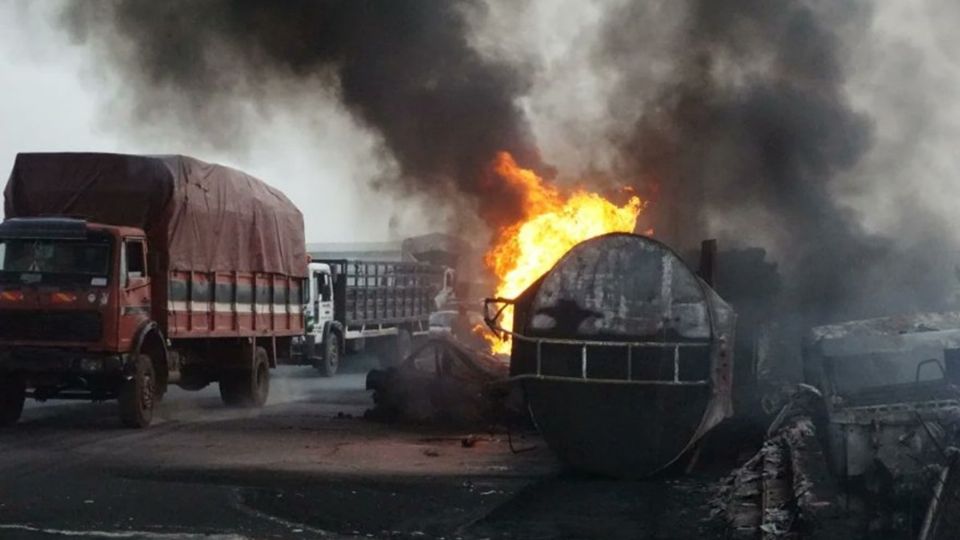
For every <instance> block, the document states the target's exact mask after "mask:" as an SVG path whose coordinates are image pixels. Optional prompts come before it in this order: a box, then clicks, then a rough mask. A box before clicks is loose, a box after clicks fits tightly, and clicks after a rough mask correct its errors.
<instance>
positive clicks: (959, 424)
mask: <svg viewBox="0 0 960 540" xmlns="http://www.w3.org/2000/svg"><path fill="white" fill-rule="evenodd" d="M804 349H805V350H804V369H805V372H806V373H805V377H806V379H807V382H809V383H811V384H813V385H815V386H816V387H818V388H819V389H820V390H821V392H822V393H823V397H824V402H825V406H826V407H825V408H826V414H827V418H826V420H827V426H826V428H827V429H826V431H827V450H828V452H827V453H828V457H829V460H830V465H831V468H832V470H833V471H834V473H835V474H836V475H838V476H839V477H841V478H865V477H867V476H871V477H875V476H876V475H877V473H880V476H881V477H892V478H894V479H901V478H909V477H918V476H920V475H921V474H922V473H923V470H924V468H925V467H926V466H927V465H930V464H933V463H937V462H939V461H941V460H942V459H943V456H942V455H941V451H942V449H943V448H946V447H947V446H950V445H954V444H956V443H957V441H958V438H957V437H958V435H960V314H958V313H927V314H918V315H911V316H902V317H895V318H894V317H891V318H881V319H867V320H862V321H851V322H847V323H841V324H834V325H828V326H821V327H816V328H814V329H812V331H811V334H810V336H809V337H808V341H807V343H806V344H805V347H804Z"/></svg>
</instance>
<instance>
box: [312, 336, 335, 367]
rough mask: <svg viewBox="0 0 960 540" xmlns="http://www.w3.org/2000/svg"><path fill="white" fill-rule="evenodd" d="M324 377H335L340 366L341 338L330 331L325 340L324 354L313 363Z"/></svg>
mask: <svg viewBox="0 0 960 540" xmlns="http://www.w3.org/2000/svg"><path fill="white" fill-rule="evenodd" d="M313 367H315V368H317V370H318V371H319V372H320V375H321V376H323V377H333V376H334V375H336V374H337V369H339V367H340V338H339V337H337V334H335V333H333V332H330V335H329V336H327V339H326V340H324V342H323V355H322V356H319V357H317V359H316V361H315V362H314V364H313Z"/></svg>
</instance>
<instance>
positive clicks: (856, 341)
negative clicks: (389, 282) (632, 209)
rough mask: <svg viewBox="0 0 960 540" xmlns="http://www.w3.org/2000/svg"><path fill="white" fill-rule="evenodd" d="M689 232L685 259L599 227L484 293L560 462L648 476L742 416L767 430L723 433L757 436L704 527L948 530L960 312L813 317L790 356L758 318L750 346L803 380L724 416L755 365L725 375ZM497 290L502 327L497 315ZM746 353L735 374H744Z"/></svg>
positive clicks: (686, 459)
mask: <svg viewBox="0 0 960 540" xmlns="http://www.w3.org/2000/svg"><path fill="white" fill-rule="evenodd" d="M705 248H707V249H705V250H704V251H703V253H702V254H701V268H700V269H699V270H698V271H697V272H694V271H693V270H692V269H691V268H690V267H689V266H687V265H686V264H685V263H684V262H683V261H682V260H681V258H680V257H679V256H678V255H677V254H676V253H674V252H673V251H672V250H671V249H670V248H668V247H667V246H665V245H664V244H662V243H660V242H658V241H656V240H653V239H650V238H647V237H643V236H638V235H631V234H621V233H616V234H609V235H605V236H601V237H597V238H594V239H591V240H588V241H585V242H583V243H581V244H579V245H577V246H575V247H574V248H573V249H571V250H570V251H569V252H568V253H567V254H566V255H565V256H564V257H563V258H561V259H560V261H559V262H557V264H556V265H555V266H554V267H553V269H552V270H550V271H549V272H547V273H546V274H545V275H543V276H542V277H541V278H540V279H539V280H537V281H536V282H535V283H534V284H533V285H531V286H530V287H529V288H528V289H527V290H526V291H525V292H524V293H522V294H521V295H520V296H519V297H518V298H516V299H502V298H495V299H488V300H487V301H486V305H485V309H486V319H487V322H488V324H489V325H490V327H491V329H492V330H493V331H495V332H498V333H500V334H501V335H508V336H510V337H511V338H512V340H513V345H512V351H511V355H510V373H509V380H510V381H511V382H513V383H515V384H516V385H518V386H519V387H521V388H522V390H523V395H524V398H525V400H526V404H527V406H528V407H529V413H530V416H531V418H532V420H533V422H534V423H535V425H536V428H537V429H538V430H539V432H540V433H541V435H542V436H543V438H544V439H545V441H546V442H547V444H548V445H549V446H550V447H551V449H552V450H554V452H555V453H556V454H557V455H558V457H560V458H561V459H562V460H563V461H564V462H566V463H567V464H568V465H570V466H571V467H573V468H576V469H581V470H584V471H588V472H592V473H599V474H602V475H607V476H614V477H620V478H643V477H649V476H651V475H654V474H657V473H662V472H663V471H665V470H667V469H668V468H670V467H671V466H672V465H676V464H678V463H684V464H687V465H688V466H689V465H690V464H692V463H695V460H696V458H697V456H698V455H700V452H701V450H702V449H703V447H704V445H705V444H706V443H705V442H704V436H705V435H706V434H707V433H708V432H710V431H711V430H712V429H714V430H715V428H717V427H718V426H720V425H721V424H722V423H724V421H725V420H727V421H729V420H731V419H736V417H737V416H743V415H750V414H754V422H755V423H756V421H757V420H756V419H758V418H759V419H761V420H760V421H763V420H762V419H763V418H766V420H765V421H766V422H767V423H768V429H767V431H766V434H765V435H764V436H763V439H762V441H758V443H745V442H741V443H740V446H741V447H744V448H749V447H751V446H753V447H755V448H756V447H757V446H759V450H758V451H757V453H756V454H754V455H753V457H751V458H750V459H747V460H746V462H745V463H743V464H742V465H740V466H739V467H737V468H735V469H734V472H733V473H732V474H730V475H729V476H728V477H727V478H726V479H725V480H724V481H722V482H721V483H720V485H719V487H718V490H717V493H718V496H717V498H716V499H715V501H714V511H713V515H714V518H715V520H714V521H715V525H716V526H717V527H718V529H719V530H718V534H722V535H724V536H733V537H737V538H761V537H762V538H773V537H780V536H784V537H794V538H800V537H814V538H821V537H822V538H840V537H843V538H850V537H887V536H888V535H890V534H898V535H901V536H903V535H906V537H919V538H923V539H935V538H936V539H939V538H954V537H956V534H957V531H960V522H958V519H960V517H958V516H960V512H958V511H957V510H958V509H960V458H958V457H957V456H958V455H960V453H958V451H957V450H956V446H957V445H958V444H960V439H958V435H960V388H958V384H960V348H958V345H960V314H958V313H932V314H918V315H912V316H901V317H891V318H885V319H872V320H864V321H853V322H849V323H843V324H835V325H828V326H820V327H815V328H812V329H810V330H809V331H808V332H807V335H806V337H805V339H804V340H803V344H802V347H801V346H800V344H797V345H796V347H797V348H798V349H801V350H802V354H797V353H798V351H777V350H776V347H771V346H770V341H773V340H771V339H770V338H769V336H765V335H764V332H763V331H762V330H764V329H763V328H761V331H759V332H755V334H754V335H755V336H759V338H760V339H757V341H766V342H767V343H766V350H765V351H763V353H764V354H765V355H767V356H770V355H774V356H776V355H778V354H782V356H783V357H784V358H789V361H795V360H796V358H798V357H800V358H801V361H802V368H803V369H802V371H803V373H802V379H803V380H802V381H800V380H798V381H795V384H793V385H792V388H794V391H792V392H791V393H790V394H789V395H782V396H780V397H779V399H774V400H772V401H771V400H769V396H765V399H764V401H765V402H766V403H765V405H766V406H767V408H768V409H769V410H767V414H762V413H761V414H759V415H756V414H755V412H756V411H750V410H744V411H737V414H736V415H735V414H734V410H733V396H734V394H735V393H736V392H737V391H738V388H737V387H738V386H745V387H747V391H748V392H750V393H752V394H754V395H753V396H751V397H752V399H753V404H752V405H748V406H747V408H751V407H752V408H755V409H758V410H759V409H761V403H760V402H761V399H760V395H759V394H760V393H761V392H760V391H759V390H758V388H762V387H763V382H764V381H760V382H759V383H758V381H757V380H741V381H737V380H736V379H735V378H734V377H733V373H734V358H733V354H732V352H733V350H734V332H735V328H736V326H737V324H736V315H735V313H734V311H733V309H732V308H731V307H730V305H729V304H727V303H726V302H725V301H724V300H723V299H721V298H720V296H719V295H718V294H717V293H716V292H715V291H714V290H713V288H712V287H711V286H710V282H711V281H712V279H711V277H712V271H711V269H712V268H713V266H714V263H713V256H714V255H715V253H716V252H715V245H710V244H709V243H705ZM710 248H713V249H710ZM507 306H513V309H514V310H515V318H514V320H515V323H514V327H513V328H512V329H506V328H503V327H501V326H500V325H499V315H500V313H502V311H503V310H504V309H505V308H506V307H507ZM770 326H771V327H775V325H772V324H771V325H770ZM754 330H755V329H754ZM787 343H790V342H789V341H787ZM781 346H783V345H782V344H781ZM792 346H793V345H792V343H791V348H792ZM758 348H759V347H758ZM740 350H742V349H740ZM740 361H741V362H743V363H751V362H753V363H758V362H759V361H761V360H760V359H758V358H756V357H755V358H749V357H747V358H744V359H741V360H740ZM765 361H766V362H768V363H769V362H773V361H772V360H770V359H769V358H768V359H766V360H765ZM782 361H788V360H782ZM749 368H750V369H749V370H744V369H742V368H740V369H738V370H737V373H738V374H742V373H744V372H746V373H752V374H754V378H756V373H757V371H758V369H757V366H756V365H751V366H749ZM760 371H761V374H760V376H761V377H762V376H763V373H762V371H763V370H762V369H761V370H760ZM777 382H779V383H780V384H781V387H780V388H781V392H782V391H783V390H782V389H783V388H786V387H785V386H783V384H782V381H777ZM770 403H781V404H782V405H781V406H779V407H774V408H772V409H771V405H770ZM707 446H709V445H708V444H707ZM677 469H678V468H677V467H674V468H672V469H671V470H672V471H676V470H677Z"/></svg>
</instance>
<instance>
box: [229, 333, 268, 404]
mask: <svg viewBox="0 0 960 540" xmlns="http://www.w3.org/2000/svg"><path fill="white" fill-rule="evenodd" d="M269 393H270V362H269V359H268V358H267V351H266V349H264V348H263V347H257V350H256V353H255V355H254V359H253V366H252V368H251V369H239V370H234V371H227V372H224V373H223V375H221V376H220V399H222V400H223V404H224V405H227V406H230V407H263V406H264V404H266V402H267V396H268V395H269Z"/></svg>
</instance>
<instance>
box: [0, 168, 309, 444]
mask: <svg viewBox="0 0 960 540" xmlns="http://www.w3.org/2000/svg"><path fill="white" fill-rule="evenodd" d="M4 195H5V199H6V200H5V212H6V220H5V221H4V222H3V223H0V425H8V424H13V423H16V422H17V420H18V419H19V417H20V414H21V411H22V409H23V403H24V399H25V398H26V397H33V398H35V399H37V400H46V399H89V400H94V401H102V400H108V399H117V400H118V402H119V414H120V419H121V420H122V422H123V424H125V425H127V426H130V427H146V426H148V425H149V424H150V422H151V419H152V417H153V411H154V407H155V403H156V401H158V400H159V399H160V398H161V397H162V396H163V394H164V392H165V391H166V389H167V387H168V385H170V384H178V385H179V386H181V387H183V388H186V389H190V390H199V389H200V388H203V387H204V386H206V385H207V384H209V383H211V382H217V383H219V386H220V396H221V398H222V399H223V402H224V403H225V404H227V405H232V406H247V407H258V406H262V405H263V404H264V402H265V401H266V399H267V394H268V392H269V381H270V372H269V369H270V368H271V367H274V366H276V365H277V362H278V359H279V360H281V361H282V360H284V359H286V358H288V357H289V355H290V350H291V343H292V341H293V339H294V337H295V336H303V333H304V316H303V305H304V293H305V290H306V288H305V283H306V276H307V255H306V252H305V245H304V233H303V216H302V215H301V213H300V211H299V210H298V209H297V208H296V206H294V205H293V203H291V202H290V200H289V199H287V198H286V197H285V196H284V195H283V194H282V193H280V192H279V191H277V190H276V189H273V188H271V187H270V186H268V185H266V184H265V183H263V182H261V181H260V180H257V179H256V178H253V177H251V176H249V175H246V174H244V173H242V172H240V171H236V170H234V169H230V168H227V167H223V166H219V165H212V164H208V163H204V162H202V161H199V160H196V159H193V158H189V157H185V156H134V155H120V154H94V153H36V154H20V155H18V156H17V158H16V161H15V163H14V167H13V172H12V173H11V175H10V180H9V182H8V183H7V186H6V189H5V191H4Z"/></svg>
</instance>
